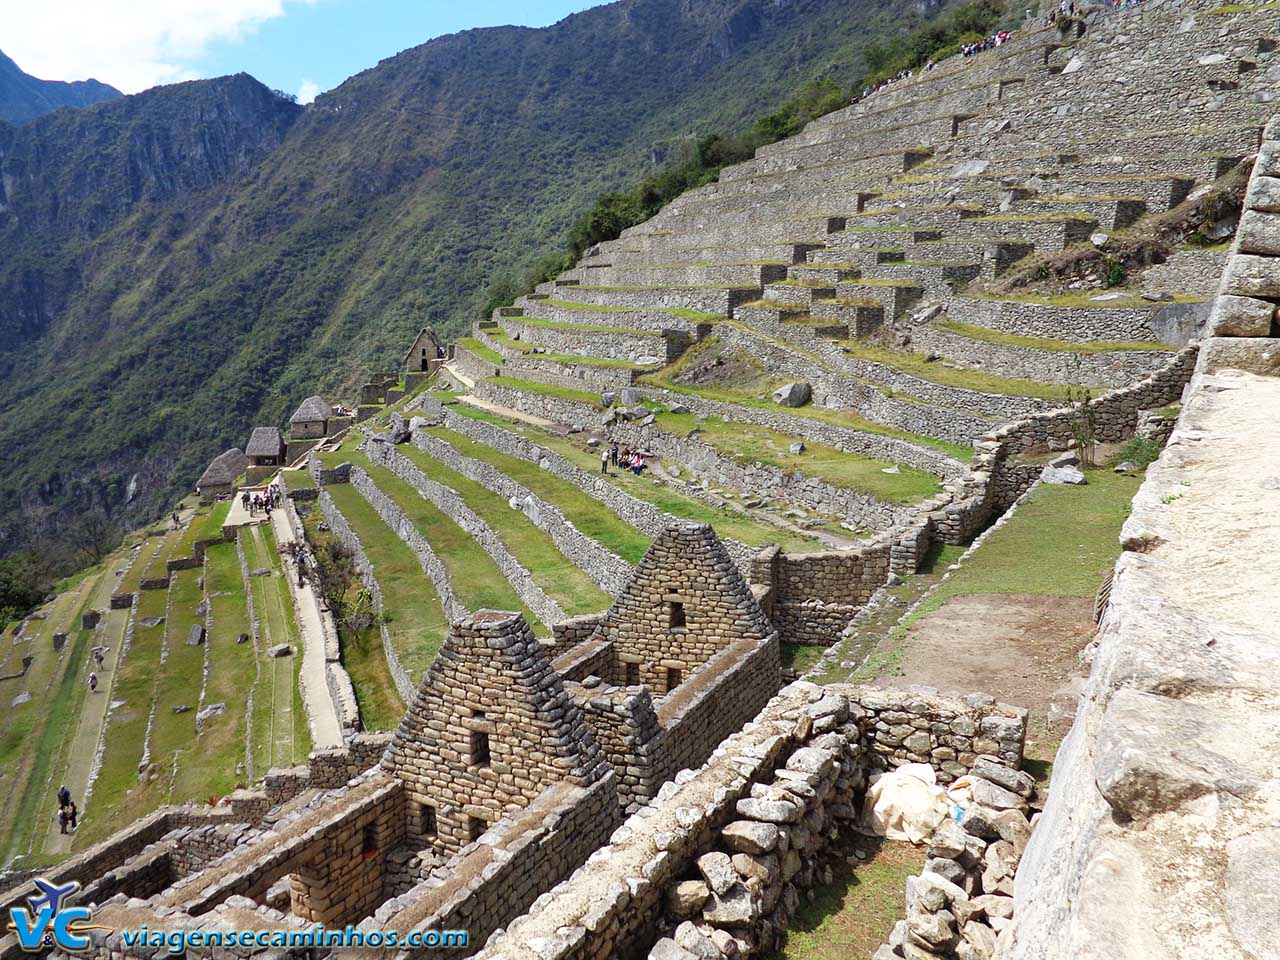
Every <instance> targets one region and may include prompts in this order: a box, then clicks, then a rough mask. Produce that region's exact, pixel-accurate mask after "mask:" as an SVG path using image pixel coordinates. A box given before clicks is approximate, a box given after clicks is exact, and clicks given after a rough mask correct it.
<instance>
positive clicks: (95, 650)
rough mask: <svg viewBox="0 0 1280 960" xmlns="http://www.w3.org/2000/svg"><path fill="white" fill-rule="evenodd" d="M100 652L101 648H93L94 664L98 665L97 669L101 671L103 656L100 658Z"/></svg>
mask: <svg viewBox="0 0 1280 960" xmlns="http://www.w3.org/2000/svg"><path fill="white" fill-rule="evenodd" d="M102 650H103V648H102V647H94V648H93V660H94V662H95V663H96V664H97V665H98V669H99V670H101V669H102V663H103V659H104V658H103V656H102Z"/></svg>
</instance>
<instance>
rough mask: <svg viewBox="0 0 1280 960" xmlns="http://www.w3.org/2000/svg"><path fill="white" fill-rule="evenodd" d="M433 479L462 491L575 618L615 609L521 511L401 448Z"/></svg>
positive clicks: (426, 457)
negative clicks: (607, 608) (610, 606)
mask: <svg viewBox="0 0 1280 960" xmlns="http://www.w3.org/2000/svg"><path fill="white" fill-rule="evenodd" d="M399 451H400V453H402V454H403V455H404V456H405V457H407V458H408V459H409V460H411V461H413V463H414V465H415V466H417V467H418V469H420V470H421V471H422V472H423V473H424V474H426V476H427V478H428V479H430V480H434V481H436V482H437V483H442V484H444V485H445V486H446V487H449V488H450V489H451V490H453V491H454V492H456V493H457V494H458V496H460V497H462V499H463V500H464V501H466V504H467V506H468V507H470V508H471V509H472V510H474V511H475V512H476V513H477V514H479V515H480V517H481V519H483V520H484V521H485V523H487V524H488V525H489V528H490V529H491V530H493V532H494V533H496V534H497V535H498V537H499V538H500V539H501V540H502V542H503V543H504V544H505V545H506V547H507V549H508V550H509V551H510V552H511V555H512V556H513V557H515V558H516V560H518V561H519V562H520V564H521V565H522V566H523V567H524V568H525V569H526V570H528V571H529V573H530V574H531V575H532V576H533V579H534V582H536V583H537V584H538V586H540V587H541V588H542V589H543V591H545V592H546V594H547V595H548V596H550V597H551V598H552V599H554V600H555V601H556V602H557V603H559V604H560V606H561V608H562V609H563V610H564V612H565V613H567V614H568V615H569V616H571V617H576V616H578V615H580V614H584V613H596V612H598V611H600V610H603V609H604V608H605V607H607V606H609V601H610V597H609V596H608V595H607V594H605V592H604V591H603V590H601V589H600V588H599V587H598V586H597V585H596V584H595V582H594V581H593V580H592V579H591V578H590V577H589V576H587V574H586V573H584V572H583V571H582V570H581V569H580V568H579V567H578V566H577V565H576V564H574V563H573V561H572V560H570V559H569V558H568V557H566V556H565V555H564V554H563V553H561V552H560V550H559V549H558V548H557V547H556V545H555V544H554V543H553V542H552V541H551V538H550V537H549V536H548V535H547V534H545V533H543V532H542V531H541V530H539V529H538V528H537V527H536V526H534V524H533V521H532V520H530V519H529V518H528V517H526V516H525V515H524V513H523V512H522V511H520V510H512V509H511V507H510V506H509V505H508V503H507V501H506V500H505V499H503V498H502V497H500V496H499V495H498V494H496V493H493V492H492V491H490V490H488V489H486V488H485V487H484V486H483V485H481V484H479V483H477V482H476V481H475V480H472V479H470V478H469V477H464V476H463V475H462V474H460V473H458V472H457V471H455V470H451V469H449V468H448V467H446V466H445V465H444V464H442V463H441V462H440V461H439V460H436V459H435V458H434V457H432V456H431V455H430V454H428V453H426V452H425V451H423V450H420V449H418V448H417V447H415V446H413V445H412V444H404V445H403V446H401V447H400V448H399Z"/></svg>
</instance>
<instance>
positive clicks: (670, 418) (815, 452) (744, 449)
mask: <svg viewBox="0 0 1280 960" xmlns="http://www.w3.org/2000/svg"><path fill="white" fill-rule="evenodd" d="M694 420H695V418H694V415H693V414H691V413H684V414H675V413H663V414H660V415H659V416H658V423H659V425H660V426H661V427H662V428H663V429H664V430H667V431H668V432H670V433H673V434H676V435H683V434H687V433H688V432H689V431H690V430H693V429H694V428H695V427H697V428H699V429H700V430H701V432H700V433H699V434H698V438H699V439H700V440H703V441H705V442H707V443H709V444H711V446H713V447H715V448H716V450H718V451H719V452H720V453H722V454H724V455H726V456H729V457H734V458H738V459H742V460H746V461H759V462H761V463H764V464H767V465H770V466H774V467H777V468H778V469H780V470H785V471H787V472H788V473H795V474H802V475H804V476H809V477H815V478H817V479H819V480H825V481H827V482H828V483H830V484H832V485H833V486H836V487H841V488H844V489H848V490H856V491H858V492H859V493H865V494H867V495H869V496H872V497H875V498H876V499H878V500H884V501H886V502H889V503H902V504H907V503H916V502H917V501H919V500H923V499H924V498H925V497H928V496H932V495H933V494H935V493H937V492H938V490H939V489H941V485H940V483H939V481H938V478H937V477H935V476H934V475H933V474H931V473H926V472H924V471H923V470H917V469H916V468H914V467H909V466H906V465H899V469H900V471H901V472H900V473H885V472H884V469H885V468H887V467H891V466H894V463H893V461H889V460H876V459H873V458H871V457H866V456H862V455H861V454H856V453H844V452H842V451H840V450H836V449H835V448H834V447H828V446H824V445H823V444H820V443H806V444H805V446H806V449H805V451H804V452H803V453H800V454H792V453H788V452H787V451H788V448H789V447H790V445H791V444H792V443H793V442H795V440H797V439H799V438H798V437H796V436H794V435H791V434H786V433H781V432H779V431H777V430H771V429H770V428H768V427H762V426H757V425H756V424H751V423H737V422H734V423H725V422H724V421H723V420H720V419H719V418H716V417H709V418H708V419H706V420H705V421H703V422H702V423H695V422H694Z"/></svg>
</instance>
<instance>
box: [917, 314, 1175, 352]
mask: <svg viewBox="0 0 1280 960" xmlns="http://www.w3.org/2000/svg"><path fill="white" fill-rule="evenodd" d="M936 326H937V327H938V329H940V330H946V331H948V332H949V333H955V334H958V335H960V336H962V337H967V338H968V339H970V340H982V341H984V342H986V343H995V344H999V345H1000V346H1005V347H1026V348H1028V349H1030V350H1052V351H1054V352H1057V353H1112V352H1117V353H1118V352H1128V351H1144V352H1145V351H1151V350H1158V351H1165V352H1168V351H1171V350H1172V349H1173V348H1172V347H1167V346H1165V345H1164V344H1163V343H1156V342H1154V341H1153V342H1147V341H1145V340H1133V341H1116V342H1109V341H1093V342H1088V343H1071V342H1068V341H1066V340H1050V339H1048V338H1046V337H1024V336H1022V335H1021V334H1018V333H1005V332H1004V331H1003V330H992V329H991V328H989V327H978V326H974V325H973V324H971V323H960V322H958V321H955V320H942V321H939V322H938V323H937V324H936Z"/></svg>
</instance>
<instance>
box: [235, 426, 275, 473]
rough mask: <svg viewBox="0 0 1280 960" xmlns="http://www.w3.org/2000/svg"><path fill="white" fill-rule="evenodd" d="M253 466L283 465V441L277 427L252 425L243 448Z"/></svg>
mask: <svg viewBox="0 0 1280 960" xmlns="http://www.w3.org/2000/svg"><path fill="white" fill-rule="evenodd" d="M244 452H245V456H247V457H248V458H249V464H250V465H251V466H254V467H282V466H284V452H285V443H284V437H282V436H280V428H279V427H254V428H253V433H251V434H250V435H249V442H248V443H247V444H246V445H245V448H244Z"/></svg>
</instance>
